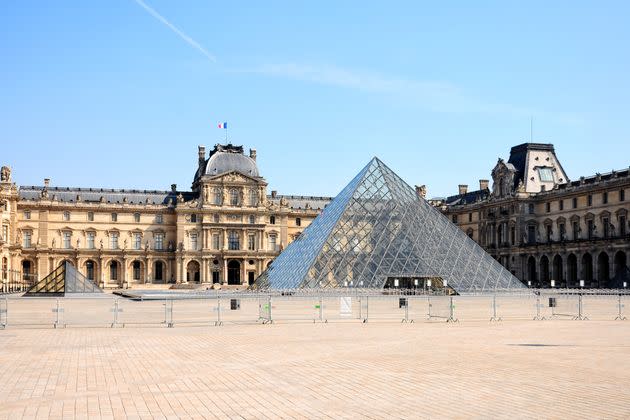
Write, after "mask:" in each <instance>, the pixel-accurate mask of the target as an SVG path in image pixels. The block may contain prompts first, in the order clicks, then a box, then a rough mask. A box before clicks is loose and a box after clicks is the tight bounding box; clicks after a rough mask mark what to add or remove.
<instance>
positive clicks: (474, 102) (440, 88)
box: [250, 63, 577, 123]
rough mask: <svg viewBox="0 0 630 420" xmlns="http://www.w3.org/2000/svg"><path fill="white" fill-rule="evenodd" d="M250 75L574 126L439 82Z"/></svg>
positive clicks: (308, 69) (289, 69)
mask: <svg viewBox="0 0 630 420" xmlns="http://www.w3.org/2000/svg"><path fill="white" fill-rule="evenodd" d="M250 72H252V73H257V74H262V75H265V76H273V77H281V78H286V79H292V80H299V81H304V82H310V83H317V84H320V85H324V86H335V87H340V88H344V89H352V90H357V91H362V92H367V93H374V94H382V95H388V96H392V97H395V98H396V99H397V100H404V101H405V102H407V103H410V104H413V105H417V106H421V107H423V108H426V109H429V110H431V111H436V112H445V113H466V112H476V113H485V114H509V115H513V116H516V117H519V118H527V119H529V117H530V116H531V115H536V116H538V117H540V116H547V117H550V118H551V117H553V118H555V119H558V120H564V121H572V122H574V123H575V122H576V120H577V118H575V116H572V115H569V114H565V113H549V112H544V111H540V110H534V109H527V108H524V107H518V106H513V105H509V104H501V103H493V102H492V101H486V100H484V99H482V98H476V97H474V96H472V95H469V94H467V93H466V92H465V91H464V90H463V89H461V88H460V87H458V86H456V85H454V84H452V83H448V82H440V81H421V80H409V79H404V78H398V77H390V76H385V75H381V74H377V73H372V72H365V71H357V70H349V69H344V68H340V67H336V66H312V65H304V64H296V63H283V64H269V65H264V66H260V67H258V68H256V69H254V70H252V71H250Z"/></svg>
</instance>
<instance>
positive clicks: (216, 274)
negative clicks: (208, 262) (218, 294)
mask: <svg viewBox="0 0 630 420" xmlns="http://www.w3.org/2000/svg"><path fill="white" fill-rule="evenodd" d="M220 281H221V280H220V275H219V272H218V271H213V272H212V283H215V284H216V283H219V282H220Z"/></svg>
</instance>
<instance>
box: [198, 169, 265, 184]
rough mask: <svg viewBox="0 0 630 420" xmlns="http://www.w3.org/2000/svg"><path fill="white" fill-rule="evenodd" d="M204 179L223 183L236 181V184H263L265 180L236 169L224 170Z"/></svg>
mask: <svg viewBox="0 0 630 420" xmlns="http://www.w3.org/2000/svg"><path fill="white" fill-rule="evenodd" d="M204 178H205V181H213V182H217V181H218V182H223V183H237V184H251V183H256V184H263V185H266V183H265V182H263V181H261V180H260V179H259V178H254V177H251V176H247V175H244V174H242V173H240V172H237V171H232V172H226V173H222V174H219V175H214V176H207V175H206V177H204Z"/></svg>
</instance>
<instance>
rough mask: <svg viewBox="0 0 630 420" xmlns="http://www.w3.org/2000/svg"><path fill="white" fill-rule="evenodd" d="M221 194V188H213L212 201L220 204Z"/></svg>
mask: <svg viewBox="0 0 630 420" xmlns="http://www.w3.org/2000/svg"><path fill="white" fill-rule="evenodd" d="M222 196H223V194H222V193H221V188H215V189H214V190H213V191H212V202H213V203H214V204H216V205H220V204H221V199H222V198H223V197H222Z"/></svg>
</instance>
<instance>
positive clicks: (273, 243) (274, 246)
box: [269, 235, 278, 251]
mask: <svg viewBox="0 0 630 420" xmlns="http://www.w3.org/2000/svg"><path fill="white" fill-rule="evenodd" d="M277 248H278V245H277V244H276V235H269V250H270V251H277Z"/></svg>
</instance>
